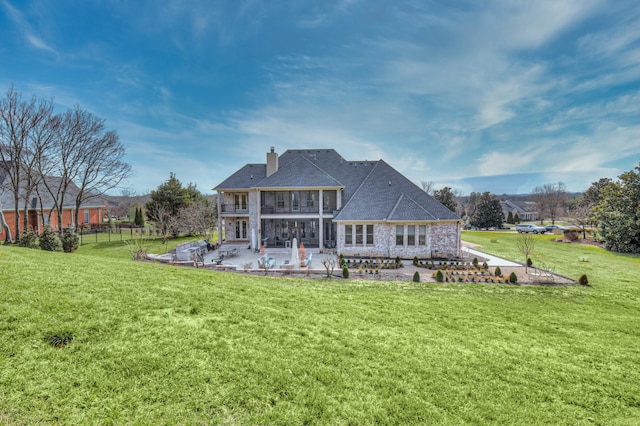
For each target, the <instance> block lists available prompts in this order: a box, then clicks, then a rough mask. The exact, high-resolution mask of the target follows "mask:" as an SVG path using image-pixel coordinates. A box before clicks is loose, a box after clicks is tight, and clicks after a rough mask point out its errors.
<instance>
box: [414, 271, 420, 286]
mask: <svg viewBox="0 0 640 426" xmlns="http://www.w3.org/2000/svg"><path fill="white" fill-rule="evenodd" d="M413 282H414V283H419V282H420V273H419V272H418V271H415V272H414V273H413Z"/></svg>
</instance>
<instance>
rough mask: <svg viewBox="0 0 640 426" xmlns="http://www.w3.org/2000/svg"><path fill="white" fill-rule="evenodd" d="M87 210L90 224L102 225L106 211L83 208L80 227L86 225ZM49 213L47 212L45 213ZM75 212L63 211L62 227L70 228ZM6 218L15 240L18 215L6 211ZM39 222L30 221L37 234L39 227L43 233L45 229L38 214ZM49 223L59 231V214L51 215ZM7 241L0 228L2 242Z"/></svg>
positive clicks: (95, 208) (21, 212)
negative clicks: (85, 214) (85, 215)
mask: <svg viewBox="0 0 640 426" xmlns="http://www.w3.org/2000/svg"><path fill="white" fill-rule="evenodd" d="M85 210H89V224H90V225H93V224H101V223H102V218H103V212H104V209H102V208H100V207H91V208H87V209H84V208H81V209H80V215H79V217H78V220H79V222H80V225H84V211H85ZM45 213H47V212H45ZM73 213H74V211H73V210H69V209H67V210H63V212H62V226H63V227H65V228H67V227H69V225H70V224H72V223H74V221H75V218H74V217H73ZM22 215H23V211H20V232H22V222H23V220H24V219H23V218H22ZM4 218H5V220H6V221H7V224H8V225H9V229H10V230H11V236H12V237H13V238H14V239H15V235H14V233H15V228H16V225H15V223H16V215H15V212H14V211H7V210H5V211H4ZM38 221H39V222H40V223H39V224H35V223H32V222H31V221H29V226H30V227H31V228H33V229H34V230H35V231H36V232H37V231H38V225H39V229H40V231H42V229H43V226H44V225H43V223H42V218H41V217H40V215H39V214H38ZM49 223H50V224H51V226H53V228H54V229H58V214H57V213H56V212H55V211H54V212H52V213H51V217H50V219H49ZM5 239H6V235H5V233H4V228H1V227H0V240H5Z"/></svg>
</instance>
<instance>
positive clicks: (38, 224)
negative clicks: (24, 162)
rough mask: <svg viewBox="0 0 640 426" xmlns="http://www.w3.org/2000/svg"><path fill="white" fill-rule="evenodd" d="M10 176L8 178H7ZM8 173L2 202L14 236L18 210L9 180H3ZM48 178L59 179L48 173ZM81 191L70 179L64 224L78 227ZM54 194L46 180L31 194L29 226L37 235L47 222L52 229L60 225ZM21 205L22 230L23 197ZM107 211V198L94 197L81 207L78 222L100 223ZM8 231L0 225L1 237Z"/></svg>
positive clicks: (0, 181)
mask: <svg viewBox="0 0 640 426" xmlns="http://www.w3.org/2000/svg"><path fill="white" fill-rule="evenodd" d="M6 179H8V178H6ZM6 179H5V176H2V175H0V206H1V208H2V212H3V214H4V218H5V220H6V222H7V225H8V226H9V230H10V231H11V236H12V237H13V238H14V239H15V238H16V236H15V235H14V232H15V229H16V214H15V204H14V203H15V201H14V198H13V192H12V191H11V189H10V188H8V186H7V182H4V184H3V180H5V181H6ZM46 179H47V181H48V182H50V183H51V184H52V185H51V186H52V187H55V185H56V184H57V182H56V180H60V178H59V177H52V176H47V177H46ZM77 192H78V188H77V186H76V185H75V184H73V183H71V185H70V187H69V189H68V193H67V195H66V198H65V203H64V207H63V209H62V226H63V227H64V228H74V227H75V212H76V207H75V203H74V201H75V196H76V194H77ZM53 205H54V203H53V198H52V197H51V195H50V194H49V193H48V192H47V190H46V189H45V187H44V185H43V184H40V185H39V188H38V191H37V192H36V191H33V193H32V195H31V196H30V200H29V204H28V209H27V214H28V218H29V227H30V228H31V229H32V230H33V231H34V232H35V233H37V234H38V235H39V234H41V233H42V230H43V229H44V227H45V225H47V224H50V225H51V226H52V227H53V229H56V230H57V229H58V223H59V222H58V213H57V212H56V211H51V210H52V208H53ZM18 206H19V208H20V232H21V233H22V230H23V223H24V219H23V215H24V197H20V202H19V204H18ZM105 214H106V208H105V205H104V202H103V201H102V200H101V199H99V198H94V199H92V200H90V201H88V202H86V203H84V204H82V205H81V207H80V214H79V216H78V217H79V222H80V223H79V225H80V226H91V225H97V224H101V223H102V221H103V219H104V217H105ZM5 239H6V235H5V232H4V229H3V228H2V227H0V240H5Z"/></svg>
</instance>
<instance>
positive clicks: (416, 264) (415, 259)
mask: <svg viewBox="0 0 640 426" xmlns="http://www.w3.org/2000/svg"><path fill="white" fill-rule="evenodd" d="M413 265H414V266H418V256H413Z"/></svg>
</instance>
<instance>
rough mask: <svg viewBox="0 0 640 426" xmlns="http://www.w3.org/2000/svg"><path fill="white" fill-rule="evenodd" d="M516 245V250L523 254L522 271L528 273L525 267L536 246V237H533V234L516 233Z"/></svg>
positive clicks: (527, 265)
mask: <svg viewBox="0 0 640 426" xmlns="http://www.w3.org/2000/svg"><path fill="white" fill-rule="evenodd" d="M516 247H517V248H518V251H519V252H520V253H522V254H523V255H524V260H525V267H524V271H525V273H529V271H528V269H527V268H528V267H529V258H530V256H531V254H532V253H533V251H534V249H535V247H536V239H535V238H534V236H533V234H529V233H527V232H523V233H521V234H518V236H517V238H516Z"/></svg>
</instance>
